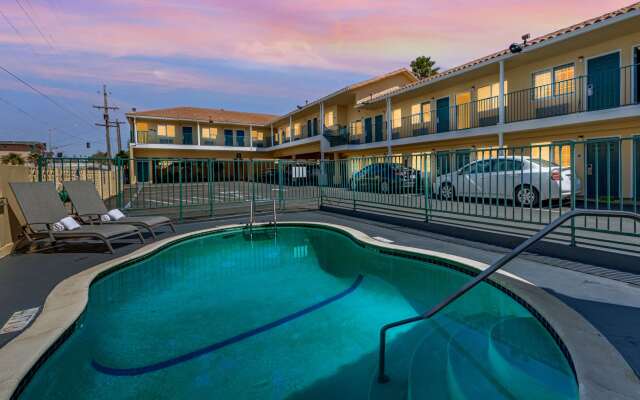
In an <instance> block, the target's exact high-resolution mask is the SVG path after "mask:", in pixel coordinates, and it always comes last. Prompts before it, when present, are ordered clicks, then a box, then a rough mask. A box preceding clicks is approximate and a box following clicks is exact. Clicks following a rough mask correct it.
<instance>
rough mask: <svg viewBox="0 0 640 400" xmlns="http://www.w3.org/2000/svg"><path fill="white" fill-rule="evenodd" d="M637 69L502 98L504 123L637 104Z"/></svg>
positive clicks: (624, 68) (593, 74)
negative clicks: (503, 102) (503, 100)
mask: <svg viewBox="0 0 640 400" xmlns="http://www.w3.org/2000/svg"><path fill="white" fill-rule="evenodd" d="M639 94H640V93H639V91H638V66H637V65H629V66H626V67H622V68H619V69H611V70H605V71H601V72H597V73H590V74H589V75H585V76H579V77H576V78H573V79H568V80H564V81H560V82H554V83H551V84H548V85H543V86H538V87H534V88H529V89H523V90H518V91H516V92H512V93H508V94H507V95H505V122H506V123H510V122H519V121H528V120H533V119H542V118H549V117H556V116H561V115H569V114H575V113H579V112H588V111H598V110H604V109H611V108H617V107H622V106H627V105H632V104H638V99H639V97H640V96H639Z"/></svg>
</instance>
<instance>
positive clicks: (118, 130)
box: [113, 118, 124, 153]
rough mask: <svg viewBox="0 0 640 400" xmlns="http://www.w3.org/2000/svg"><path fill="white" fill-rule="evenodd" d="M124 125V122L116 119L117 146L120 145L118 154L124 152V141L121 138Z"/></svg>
mask: <svg viewBox="0 0 640 400" xmlns="http://www.w3.org/2000/svg"><path fill="white" fill-rule="evenodd" d="M122 124H124V122H122V121H120V120H119V119H117V118H116V122H114V124H113V125H114V126H115V127H116V144H117V145H118V153H120V152H121V151H122V139H121V136H120V125H122Z"/></svg>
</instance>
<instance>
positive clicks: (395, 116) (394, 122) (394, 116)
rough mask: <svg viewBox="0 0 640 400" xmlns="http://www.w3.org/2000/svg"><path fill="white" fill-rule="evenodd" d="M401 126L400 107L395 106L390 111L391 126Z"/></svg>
mask: <svg viewBox="0 0 640 400" xmlns="http://www.w3.org/2000/svg"><path fill="white" fill-rule="evenodd" d="M401 126H402V109H401V108H396V109H395V110H393V111H392V112H391V127H392V128H400V127H401Z"/></svg>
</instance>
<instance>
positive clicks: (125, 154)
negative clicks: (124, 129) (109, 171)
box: [116, 150, 129, 158]
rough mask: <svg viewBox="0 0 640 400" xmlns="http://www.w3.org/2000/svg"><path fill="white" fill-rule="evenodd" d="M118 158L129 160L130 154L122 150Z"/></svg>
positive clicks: (117, 154) (118, 153) (117, 155)
mask: <svg viewBox="0 0 640 400" xmlns="http://www.w3.org/2000/svg"><path fill="white" fill-rule="evenodd" d="M116 158H129V152H127V151H124V150H120V151H119V152H117V153H116Z"/></svg>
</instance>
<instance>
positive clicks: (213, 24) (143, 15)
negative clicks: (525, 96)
mask: <svg viewBox="0 0 640 400" xmlns="http://www.w3.org/2000/svg"><path fill="white" fill-rule="evenodd" d="M628 1H629V0H614V1H609V2H607V4H602V2H601V1H597V0H585V1H578V0H569V1H564V2H557V1H554V2H551V1H543V0H541V1H538V2H535V3H531V2H524V1H497V0H487V1H484V2H482V4H479V3H477V2H467V1H448V2H437V1H425V0H422V1H420V0H407V1H382V0H377V1H365V0H355V1H348V2H347V1H338V0H326V1H312V0H300V1H295V2H290V1H283V0H281V1H268V2H266V1H259V0H253V1H243V0H236V1H233V2H230V1H228V0H210V1H205V0H190V1H189V0H184V1H180V2H179V1H169V2H166V1H165V2H158V1H150V0H126V1H125V0H104V1H101V2H99V4H98V5H94V6H91V5H88V4H89V3H87V4H72V3H62V2H58V3H59V4H61V7H60V8H59V9H57V10H56V12H51V10H50V9H49V8H48V6H47V3H44V2H38V3H35V2H33V8H34V11H35V15H36V16H37V17H38V21H39V22H40V23H41V25H42V26H45V27H47V29H49V30H50V31H48V33H50V34H51V35H52V36H53V37H54V39H55V46H56V48H57V49H58V51H59V52H61V53H64V52H70V51H71V52H87V53H95V52H97V53H100V54H103V55H106V56H110V57H117V56H153V57H181V56H184V57H193V58H204V59H215V60H220V59H224V60H231V61H234V62H236V63H247V64H259V65H267V66H275V67H283V66H286V67H311V68H321V69H334V70H349V71H354V72H362V73H369V74H373V73H380V72H384V71H385V70H387V69H388V68H391V67H397V66H400V65H406V64H407V62H408V61H409V60H411V59H412V58H414V57H415V56H417V55H419V54H428V55H431V56H433V57H434V58H435V59H436V60H438V61H439V63H440V64H442V65H444V66H453V65H455V64H458V63H462V62H464V61H467V60H469V59H472V58H475V57H478V56H481V55H483V54H487V53H489V52H492V51H495V50H498V49H500V48H504V47H505V46H507V45H508V44H509V43H510V42H512V41H514V40H517V39H518V38H519V37H520V35H521V34H522V33H526V32H531V33H532V34H533V35H534V36H535V35H537V34H542V33H546V32H548V31H551V30H554V29H557V28H560V27H563V26H566V25H569V24H571V23H575V22H578V21H579V20H581V19H586V18H589V17H592V16H595V15H598V14H600V13H603V12H606V11H610V10H611V9H615V8H617V7H620V6H623V5H625V4H626V3H627V2H628ZM92 7H93V8H92ZM549 10H553V12H550V11H549ZM4 11H5V13H6V14H7V15H9V17H10V18H11V19H12V20H13V21H14V22H15V23H16V25H17V26H18V27H19V29H20V30H21V31H22V32H24V33H25V37H26V38H27V40H28V41H29V42H30V43H32V44H33V45H34V46H38V49H40V50H42V51H44V49H45V44H44V42H43V40H42V38H40V37H39V36H38V35H37V34H35V33H34V32H33V29H32V27H31V26H30V25H29V23H28V21H27V20H26V19H25V18H24V15H21V13H20V10H19V9H17V7H15V6H13V7H10V6H9V5H8V6H7V10H4ZM2 32H3V31H0V43H7V44H9V43H10V44H14V45H15V44H16V43H19V42H18V41H17V40H16V38H15V37H12V36H11V32H9V31H6V32H4V33H2ZM160 78H161V80H162V78H163V76H160ZM171 79H172V80H180V79H181V78H180V77H173V78H171Z"/></svg>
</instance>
